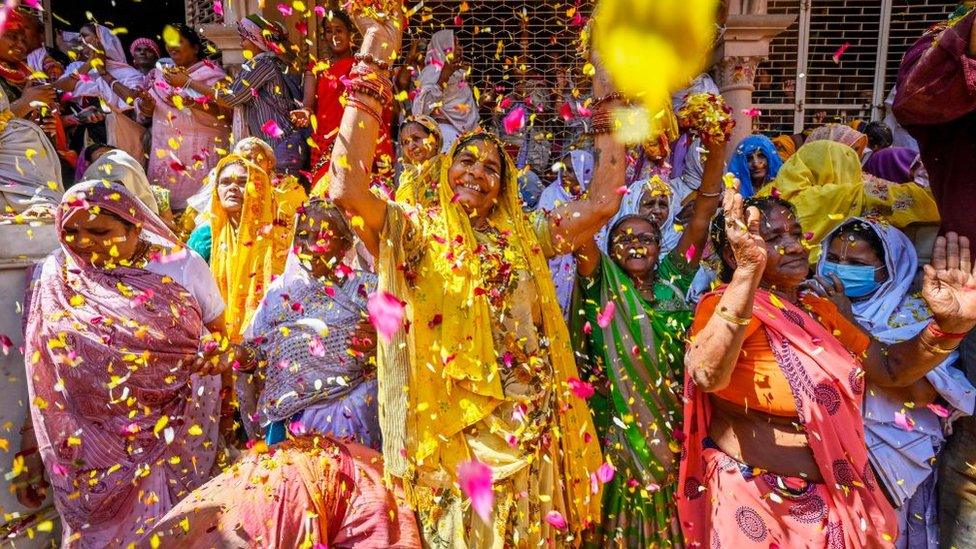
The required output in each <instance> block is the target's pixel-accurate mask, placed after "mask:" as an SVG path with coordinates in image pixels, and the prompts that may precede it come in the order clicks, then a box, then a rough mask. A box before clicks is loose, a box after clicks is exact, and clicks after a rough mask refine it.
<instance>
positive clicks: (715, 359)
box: [685, 192, 766, 392]
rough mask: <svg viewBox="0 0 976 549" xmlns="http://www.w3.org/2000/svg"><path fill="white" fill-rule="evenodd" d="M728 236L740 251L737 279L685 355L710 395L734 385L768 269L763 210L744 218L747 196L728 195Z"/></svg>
mask: <svg viewBox="0 0 976 549" xmlns="http://www.w3.org/2000/svg"><path fill="white" fill-rule="evenodd" d="M722 209H723V210H724V212H725V232H726V234H727V235H728V238H729V244H730V245H731V246H732V250H733V252H734V253H735V260H736V268H735V272H734V273H733V275H732V280H731V282H729V285H728V287H726V289H725V292H724V293H723V294H722V297H721V298H720V299H719V301H718V304H717V305H716V306H715V313H714V314H712V317H711V318H710V319H709V320H708V323H707V324H706V325H705V327H704V328H702V330H701V331H700V332H698V335H697V336H695V338H694V340H693V341H692V344H691V348H690V349H689V350H688V353H687V354H686V355H685V368H687V369H688V372H689V374H690V375H691V378H692V379H693V380H694V381H695V384H696V385H698V386H699V387H700V388H701V389H702V390H704V391H706V392H714V391H720V390H722V389H724V388H725V387H726V386H728V384H729V380H730V379H731V377H732V370H733V369H734V368H735V365H736V362H738V360H739V353H740V352H741V351H742V342H743V341H745V338H746V331H747V329H748V326H749V323H748V322H739V321H738V320H740V319H751V318H752V309H753V303H754V302H755V298H756V290H757V289H758V288H759V281H760V280H762V275H763V270H764V269H765V267H766V244H765V242H764V241H763V238H762V236H760V234H759V219H760V214H759V210H758V209H757V208H755V207H750V208H749V210H748V212H747V213H748V220H744V219H743V211H742V195H740V194H739V193H738V192H728V193H725V197H724V198H723V202H722Z"/></svg>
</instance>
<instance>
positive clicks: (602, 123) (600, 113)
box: [590, 92, 623, 135]
mask: <svg viewBox="0 0 976 549" xmlns="http://www.w3.org/2000/svg"><path fill="white" fill-rule="evenodd" d="M622 99H623V96H622V95H620V93H619V92H613V93H610V94H607V95H604V96H603V97H601V98H599V99H597V100H596V101H594V102H593V106H592V107H591V109H592V112H593V115H592V116H591V118H590V121H591V123H592V125H593V127H592V129H591V130H590V133H591V134H592V135H606V134H608V133H613V132H614V131H615V130H616V129H617V120H616V118H615V117H614V114H613V110H612V109H611V108H610V103H612V102H614V101H619V100H622Z"/></svg>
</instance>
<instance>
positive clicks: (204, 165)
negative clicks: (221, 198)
mask: <svg viewBox="0 0 976 549" xmlns="http://www.w3.org/2000/svg"><path fill="white" fill-rule="evenodd" d="M174 28H175V29H176V30H177V32H178V33H179V36H180V42H179V44H167V45H166V51H167V52H169V55H170V57H171V58H172V59H173V63H174V66H171V67H163V68H159V67H157V68H155V69H153V71H152V72H150V73H149V76H148V80H149V89H148V90H146V94H144V95H143V96H142V98H141V100H140V101H139V110H140V112H141V114H142V115H143V116H146V117H149V116H151V117H152V147H151V149H150V152H149V180H150V181H151V182H152V183H153V184H154V185H159V186H160V187H164V188H167V189H169V190H170V193H171V206H172V208H173V210H174V211H179V210H183V209H184V208H186V200H187V199H188V198H190V197H191V196H193V194H194V193H196V192H197V191H199V190H200V187H201V186H203V182H204V180H205V179H206V177H207V174H208V173H210V170H211V169H213V167H214V166H216V165H217V161H218V160H219V159H220V158H219V156H218V154H217V151H216V149H218V148H223V149H228V148H229V143H230V141H229V138H230V124H229V120H230V117H229V116H226V115H225V116H220V115H221V111H220V109H219V108H218V107H217V105H216V104H214V103H213V102H209V103H208V102H205V101H204V102H201V101H203V99H206V98H205V97H203V96H201V95H200V94H199V93H197V92H195V91H194V90H193V89H191V88H190V87H188V86H187V83H188V82H189V81H190V80H191V79H192V80H194V81H197V82H201V83H203V84H205V85H206V86H208V87H213V86H214V84H216V83H217V82H218V81H220V80H222V79H224V78H226V77H227V74H226V73H225V72H224V70H223V69H221V68H220V65H218V64H216V63H214V62H212V61H210V60H207V59H204V58H203V54H204V51H203V42H202V41H201V40H200V36H199V35H198V34H197V33H196V31H194V30H193V29H191V28H189V27H187V26H185V25H174ZM201 98H202V99H201ZM225 114H226V113H225ZM174 141H175V142H176V143H175V144H176V145H177V147H176V148H175V149H174V148H173V145H172V143H173V142H174Z"/></svg>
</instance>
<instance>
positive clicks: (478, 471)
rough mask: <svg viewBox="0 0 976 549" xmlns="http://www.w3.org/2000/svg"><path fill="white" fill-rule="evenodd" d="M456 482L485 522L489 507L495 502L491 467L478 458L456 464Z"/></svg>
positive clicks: (489, 514) (487, 518)
mask: <svg viewBox="0 0 976 549" xmlns="http://www.w3.org/2000/svg"><path fill="white" fill-rule="evenodd" d="M458 484H460V485H461V491H462V492H464V495H466V496H468V499H470V500H471V508H472V509H474V512H475V513H477V514H478V516H479V517H481V520H483V521H485V523H486V524H487V523H488V521H489V519H490V518H491V508H492V506H493V505H494V504H495V492H494V491H493V490H492V488H491V484H492V479H491V468H490V467H488V466H487V465H485V464H484V463H481V462H480V461H478V460H471V461H466V462H464V463H462V464H460V465H458Z"/></svg>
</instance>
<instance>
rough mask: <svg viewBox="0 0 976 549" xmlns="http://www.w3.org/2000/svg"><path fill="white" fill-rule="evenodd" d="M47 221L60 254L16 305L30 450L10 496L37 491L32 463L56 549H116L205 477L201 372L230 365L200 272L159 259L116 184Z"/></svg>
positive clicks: (147, 220)
mask: <svg viewBox="0 0 976 549" xmlns="http://www.w3.org/2000/svg"><path fill="white" fill-rule="evenodd" d="M55 224H56V228H57V230H58V233H59V235H60V239H61V248H60V249H59V250H56V251H54V252H53V253H52V254H51V255H50V256H48V258H47V259H46V260H45V261H44V263H43V264H42V265H41V267H40V274H39V275H38V276H37V277H36V278H35V282H34V286H33V291H32V294H31V295H30V301H29V304H28V308H27V309H28V312H27V322H26V333H25V347H26V348H25V356H26V357H27V361H26V362H27V364H26V366H27V380H28V389H29V393H30V403H31V416H32V417H33V425H32V427H26V428H25V430H26V431H28V432H27V433H26V434H25V437H24V438H25V440H28V441H33V440H34V439H35V437H36V442H37V446H36V448H24V449H22V451H21V452H20V453H19V454H18V456H19V458H20V459H22V460H23V462H22V463H23V464H24V465H25V467H26V468H27V469H28V471H30V474H29V475H28V476H29V477H31V478H29V480H28V482H27V484H28V486H26V487H20V488H19V489H20V490H22V491H24V492H25V493H30V492H31V491H33V492H34V493H35V494H37V493H43V492H39V490H38V489H39V488H41V487H43V486H44V483H43V480H42V478H43V477H42V476H41V475H40V471H37V470H36V468H37V466H38V465H39V464H38V463H37V459H36V458H37V456H38V454H39V455H40V458H41V460H43V468H44V472H45V473H46V475H43V476H46V477H47V480H48V482H50V484H51V486H52V488H53V492H54V501H55V505H56V507H57V510H58V512H59V513H60V515H61V519H62V526H63V532H64V537H63V543H64V545H65V546H70V547H123V546H125V545H126V544H127V543H128V542H131V541H135V540H137V539H138V538H139V537H140V535H141V533H142V532H143V531H144V530H143V529H144V528H145V527H146V525H147V523H151V522H152V521H153V520H155V519H157V518H159V517H161V516H162V515H163V514H165V513H166V511H168V510H169V508H171V507H172V506H173V505H175V504H176V502H177V501H179V500H180V498H181V497H182V496H184V495H185V494H186V493H188V492H189V491H191V490H193V489H194V488H196V487H197V486H199V485H200V484H202V483H204V482H205V481H206V480H207V479H208V478H210V475H211V473H210V471H211V469H212V468H213V466H214V462H215V457H216V454H217V439H218V437H217V425H218V424H217V420H218V416H219V413H220V396H219V391H220V378H219V377H218V376H216V375H212V374H217V373H220V372H222V371H224V370H226V369H228V365H229V364H230V360H232V357H231V356H230V352H231V351H227V352H223V353H222V352H221V351H219V350H217V348H218V345H215V344H212V343H210V344H208V343H205V342H208V341H209V342H212V341H213V339H212V338H211V337H210V335H209V334H208V331H207V327H208V326H209V327H210V329H212V330H214V331H219V330H221V329H222V327H223V318H222V313H223V302H222V301H220V298H219V297H220V294H219V292H217V291H216V285H215V284H214V282H213V278H212V277H209V272H208V271H207V268H206V263H204V262H203V260H202V259H201V258H200V257H199V256H197V255H196V254H194V253H192V252H190V251H188V250H185V249H183V250H181V251H179V252H176V253H170V252H171V251H172V250H173V249H174V248H175V247H176V246H177V244H176V238H175V237H174V236H173V234H172V233H171V232H170V231H169V229H167V228H166V226H165V225H164V224H163V222H162V221H161V220H160V219H159V218H158V217H156V215H154V214H153V213H151V212H150V211H149V209H148V208H147V207H146V206H145V205H144V204H142V203H141V202H139V200H137V199H136V198H135V197H133V196H132V195H131V194H130V193H129V192H128V191H127V190H126V189H125V187H123V186H122V185H120V184H118V183H106V182H102V181H87V182H83V183H80V184H78V185H76V186H75V187H73V188H72V189H71V190H70V191H69V192H68V193H66V194H65V197H64V199H63V200H62V202H61V205H60V206H59V208H58V210H57V213H56V217H55ZM215 297H216V298H215ZM218 335H219V333H218ZM201 340H202V341H203V342H204V343H202V341H201ZM202 344H203V345H204V346H203V347H202V348H201V345H202ZM231 349H233V350H236V348H235V347H231ZM25 444H30V442H27V443H25ZM18 497H19V498H21V501H25V500H26V501H30V499H31V498H24V497H23V494H22V493H21V492H20V491H19V492H18ZM33 499H34V501H33V503H36V502H37V498H33Z"/></svg>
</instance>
